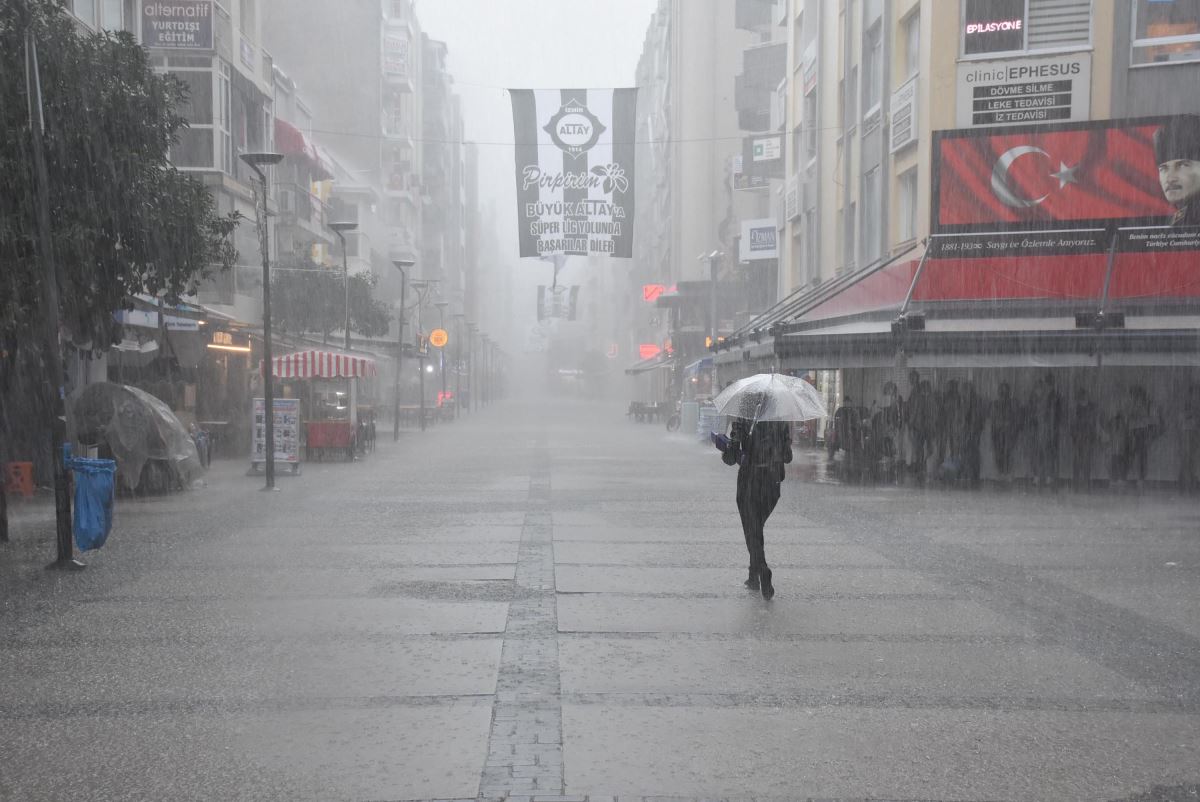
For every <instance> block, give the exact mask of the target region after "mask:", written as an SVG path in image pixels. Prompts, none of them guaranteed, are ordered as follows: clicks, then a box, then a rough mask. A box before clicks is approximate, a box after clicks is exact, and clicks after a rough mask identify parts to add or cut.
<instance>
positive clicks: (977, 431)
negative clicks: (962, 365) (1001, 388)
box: [962, 382, 988, 487]
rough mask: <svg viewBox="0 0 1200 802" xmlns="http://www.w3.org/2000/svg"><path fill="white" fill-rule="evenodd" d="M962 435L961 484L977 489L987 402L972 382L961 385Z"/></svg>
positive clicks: (980, 470)
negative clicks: (980, 444)
mask: <svg viewBox="0 0 1200 802" xmlns="http://www.w3.org/2000/svg"><path fill="white" fill-rule="evenodd" d="M962 409H963V435H962V438H963V439H962V444H963V445H962V463H963V464H962V471H963V482H964V483H965V484H966V485H967V486H968V487H977V486H978V485H979V477H980V474H981V472H982V466H981V462H982V461H983V456H982V449H981V448H980V447H979V441H980V440H982V439H983V427H984V424H985V423H986V422H987V413H988V408H987V402H986V401H984V400H983V397H982V396H980V395H979V391H977V390H976V389H975V383H974V382H966V383H965V384H963V401H962Z"/></svg>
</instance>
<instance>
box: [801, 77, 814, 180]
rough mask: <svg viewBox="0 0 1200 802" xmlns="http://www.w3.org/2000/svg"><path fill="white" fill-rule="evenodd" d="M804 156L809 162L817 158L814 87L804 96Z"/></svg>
mask: <svg viewBox="0 0 1200 802" xmlns="http://www.w3.org/2000/svg"><path fill="white" fill-rule="evenodd" d="M804 155H805V158H806V159H807V161H810V162H811V161H812V160H813V159H815V158H817V90H816V88H815V87H814V88H813V90H812V91H811V92H809V93H808V94H807V95H805V96H804ZM797 164H799V163H797Z"/></svg>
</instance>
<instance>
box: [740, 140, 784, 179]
mask: <svg viewBox="0 0 1200 802" xmlns="http://www.w3.org/2000/svg"><path fill="white" fill-rule="evenodd" d="M735 166H740V167H741V170H740V172H742V173H749V174H750V175H754V176H766V177H767V178H783V134H765V135H764V134H758V135H755V136H748V137H746V138H745V139H744V140H743V144H742V159H741V161H740V162H735Z"/></svg>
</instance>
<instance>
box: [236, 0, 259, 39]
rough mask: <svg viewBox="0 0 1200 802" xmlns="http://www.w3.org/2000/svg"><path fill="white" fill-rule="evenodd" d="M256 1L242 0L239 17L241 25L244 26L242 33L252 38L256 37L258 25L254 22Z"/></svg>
mask: <svg viewBox="0 0 1200 802" xmlns="http://www.w3.org/2000/svg"><path fill="white" fill-rule="evenodd" d="M254 3H255V0H242V4H241V13H240V15H239V17H238V19H239V21H240V22H241V26H242V34H243V35H244V36H249V37H251V38H253V37H254V33H255V30H256V27H255V24H254V19H255V16H256V14H255V8H254Z"/></svg>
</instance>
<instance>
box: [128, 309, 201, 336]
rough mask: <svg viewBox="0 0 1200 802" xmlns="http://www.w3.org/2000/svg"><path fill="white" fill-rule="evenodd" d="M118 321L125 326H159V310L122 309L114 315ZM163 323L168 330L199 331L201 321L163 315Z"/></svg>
mask: <svg viewBox="0 0 1200 802" xmlns="http://www.w3.org/2000/svg"><path fill="white" fill-rule="evenodd" d="M113 317H114V318H116V320H117V322H118V323H121V324H123V325H125V326H138V327H140V328H144V329H157V328H158V312H147V311H144V310H141V309H122V310H120V311H119V312H117V313H116V314H114V315H113ZM163 325H164V328H166V330H167V331H199V330H200V321H198V320H193V319H192V318H187V317H175V316H174V315H163Z"/></svg>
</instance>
